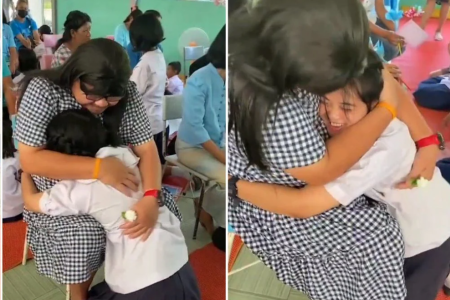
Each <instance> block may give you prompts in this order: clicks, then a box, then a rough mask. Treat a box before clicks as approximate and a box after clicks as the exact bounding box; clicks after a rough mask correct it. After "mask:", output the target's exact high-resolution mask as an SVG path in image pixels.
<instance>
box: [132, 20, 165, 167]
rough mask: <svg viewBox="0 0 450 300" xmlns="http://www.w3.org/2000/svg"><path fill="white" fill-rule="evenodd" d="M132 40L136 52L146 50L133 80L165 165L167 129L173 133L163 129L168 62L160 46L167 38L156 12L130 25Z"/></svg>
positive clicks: (135, 69) (133, 75)
mask: <svg viewBox="0 0 450 300" xmlns="http://www.w3.org/2000/svg"><path fill="white" fill-rule="evenodd" d="M130 40H131V44H132V45H133V47H134V49H135V51H140V52H142V53H143V55H142V57H141V59H140V61H139V63H138V64H137V65H136V67H135V68H134V69H133V74H132V75H131V81H134V82H135V83H136V85H137V89H138V91H139V93H140V94H141V96H142V100H143V101H144V106H145V109H146V111H147V116H148V118H149V119H150V125H151V127H152V131H153V134H154V137H153V138H154V140H155V143H156V146H157V147H158V153H159V158H160V160H161V165H164V164H165V159H164V155H163V149H164V147H163V131H164V130H166V135H167V136H169V128H163V127H164V122H163V99H164V91H165V89H166V79H167V77H166V61H165V59H164V55H163V53H162V52H161V50H159V48H158V45H159V44H160V43H161V42H162V41H164V31H163V28H162V25H161V22H160V21H159V20H158V18H157V17H156V16H155V15H153V14H143V15H142V16H139V17H138V18H136V20H134V21H133V23H132V24H131V26H130Z"/></svg>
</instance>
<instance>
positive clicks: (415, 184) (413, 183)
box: [411, 178, 419, 187]
mask: <svg viewBox="0 0 450 300" xmlns="http://www.w3.org/2000/svg"><path fill="white" fill-rule="evenodd" d="M418 180H419V178H416V179H413V181H411V185H412V186H413V187H417V181H418Z"/></svg>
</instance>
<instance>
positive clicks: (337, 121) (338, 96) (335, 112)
mask: <svg viewBox="0 0 450 300" xmlns="http://www.w3.org/2000/svg"><path fill="white" fill-rule="evenodd" d="M367 113H368V107H367V105H366V104H365V103H364V102H362V101H361V99H360V98H359V97H358V95H357V93H356V92H353V91H344V90H343V89H341V90H337V91H335V92H332V93H329V94H326V95H325V97H324V98H323V99H322V101H321V103H320V106H319V115H320V117H321V118H322V120H323V121H324V123H325V125H326V127H327V130H328V132H329V134H330V135H331V136H334V135H336V134H338V133H340V132H341V131H342V130H344V129H345V128H346V127H348V126H351V125H353V124H355V123H357V122H358V121H360V120H361V119H362V118H364V116H365V115H367Z"/></svg>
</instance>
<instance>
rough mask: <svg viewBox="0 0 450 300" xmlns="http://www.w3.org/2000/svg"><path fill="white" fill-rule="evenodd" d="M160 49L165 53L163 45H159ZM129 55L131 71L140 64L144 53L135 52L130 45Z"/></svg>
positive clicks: (128, 47) (128, 48)
mask: <svg viewBox="0 0 450 300" xmlns="http://www.w3.org/2000/svg"><path fill="white" fill-rule="evenodd" d="M158 48H159V50H161V52H163V49H162V46H161V44H159V45H158ZM127 53H128V57H129V58H130V65H131V69H134V67H136V65H137V64H138V62H139V61H140V60H141V56H142V53H141V52H139V51H137V52H135V51H134V50H133V46H132V45H131V43H129V44H128V46H127Z"/></svg>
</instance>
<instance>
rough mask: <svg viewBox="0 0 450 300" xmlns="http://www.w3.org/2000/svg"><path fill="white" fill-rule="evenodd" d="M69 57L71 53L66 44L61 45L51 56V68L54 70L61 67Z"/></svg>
mask: <svg viewBox="0 0 450 300" xmlns="http://www.w3.org/2000/svg"><path fill="white" fill-rule="evenodd" d="M71 55H72V51H70V49H69V48H68V47H67V46H66V44H62V45H61V46H59V48H58V49H57V50H56V51H55V53H54V54H53V59H52V63H51V67H52V68H56V67H59V66H62V65H63V64H64V63H65V62H66V60H68V59H69V57H70V56H71Z"/></svg>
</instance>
